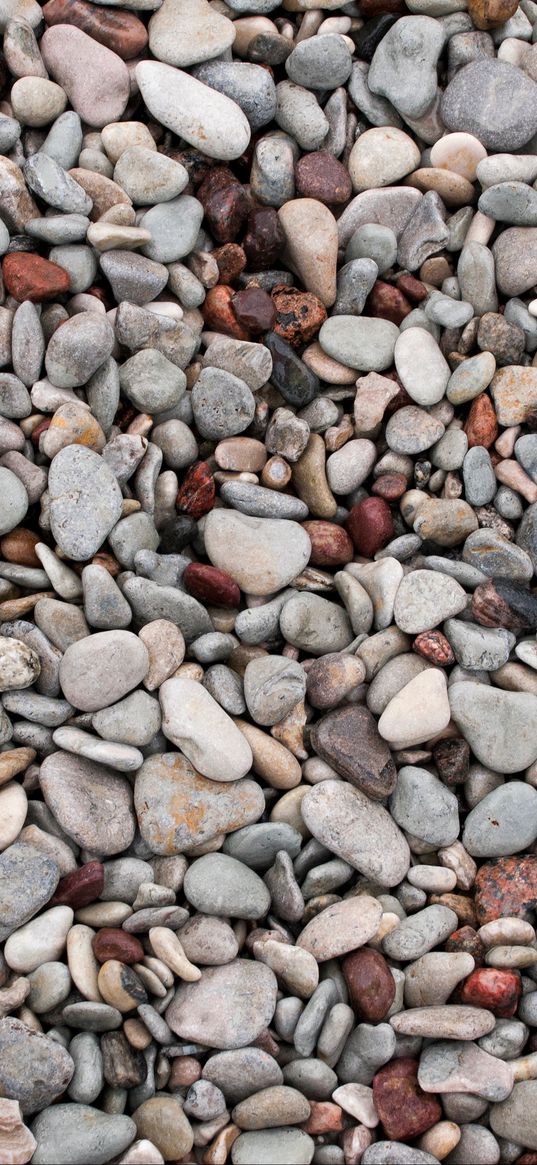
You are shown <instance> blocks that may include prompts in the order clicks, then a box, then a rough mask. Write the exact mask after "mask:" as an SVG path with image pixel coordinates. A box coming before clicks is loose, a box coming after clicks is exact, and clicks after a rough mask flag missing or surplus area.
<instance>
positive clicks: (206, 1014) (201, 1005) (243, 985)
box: [165, 959, 277, 1048]
mask: <svg viewBox="0 0 537 1165" xmlns="http://www.w3.org/2000/svg"><path fill="white" fill-rule="evenodd" d="M276 994H277V981H276V976H275V975H274V974H273V972H272V971H271V970H270V968H269V967H266V966H265V965H264V964H263V963H257V962H248V961H246V960H245V959H235V960H234V961H233V962H232V963H228V964H227V965H226V966H225V967H209V968H207V969H206V970H204V971H203V973H202V976H201V979H200V980H199V981H198V982H197V983H182V984H181V986H180V987H179V989H178V991H177V993H176V995H175V998H174V999H173V1000H172V1002H171V1003H170V1006H169V1007H168V1009H167V1011H166V1016H165V1018H166V1022H167V1023H168V1024H169V1026H170V1027H171V1029H172V1031H174V1032H175V1033H176V1034H177V1035H178V1036H179V1037H180V1038H181V1039H183V1040H194V1041H195V1042H196V1043H202V1044H205V1045H207V1046H208V1047H212V1048H243V1047H245V1046H246V1045H247V1044H250V1043H252V1042H253V1041H254V1040H256V1039H257V1038H258V1037H259V1036H260V1035H261V1032H262V1031H264V1029H265V1028H266V1027H268V1025H269V1024H270V1022H271V1020H272V1016H273V1014H274V1009H275V1007H276Z"/></svg>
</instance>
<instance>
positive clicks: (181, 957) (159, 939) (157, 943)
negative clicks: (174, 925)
mask: <svg viewBox="0 0 537 1165" xmlns="http://www.w3.org/2000/svg"><path fill="white" fill-rule="evenodd" d="M149 941H150V943H151V946H152V947H153V950H154V952H155V954H156V955H157V957H158V958H159V959H162V961H163V963H165V965H166V966H167V967H170V968H171V970H172V971H175V973H176V975H179V978H180V979H184V980H185V982H187V983H196V982H197V981H198V979H201V971H200V969H199V967H195V966H194V964H193V963H191V962H190V959H187V957H186V955H185V952H184V950H183V947H182V946H181V943H180V942H179V939H178V938H177V935H176V934H174V932H173V930H169V929H168V928H167V927H165V926H153V927H152V928H151V930H150V931H149Z"/></svg>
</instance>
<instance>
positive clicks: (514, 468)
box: [494, 458, 537, 505]
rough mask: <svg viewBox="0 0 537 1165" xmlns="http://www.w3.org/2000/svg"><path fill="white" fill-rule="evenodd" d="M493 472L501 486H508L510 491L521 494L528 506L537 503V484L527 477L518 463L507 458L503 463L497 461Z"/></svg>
mask: <svg viewBox="0 0 537 1165" xmlns="http://www.w3.org/2000/svg"><path fill="white" fill-rule="evenodd" d="M494 472H495V474H496V477H497V478H498V481H501V483H502V485H509V486H510V487H511V489H514V490H516V491H517V493H521V494H522V497H523V498H525V499H526V501H527V502H529V503H530V505H532V504H533V503H534V502H537V484H536V483H535V482H534V481H532V480H531V477H528V475H527V473H525V472H524V470H523V468H522V466H521V465H519V464H518V461H511V460H509V459H507V458H506V459H505V460H504V461H499V462H498V465H496V467H495V470H494Z"/></svg>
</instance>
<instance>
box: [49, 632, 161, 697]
mask: <svg viewBox="0 0 537 1165" xmlns="http://www.w3.org/2000/svg"><path fill="white" fill-rule="evenodd" d="M148 668H149V655H148V653H147V648H146V647H145V645H144V644H143V643H142V640H141V639H139V638H138V636H137V635H133V633H132V631H99V632H97V634H95V635H91V636H89V635H88V636H86V638H85V639H78V640H77V641H76V642H75V643H72V644H71V645H70V647H68V648H67V651H66V652H65V654H64V656H63V659H62V661H61V664H60V683H61V686H62V689H63V692H64V695H65V697H66V699H67V700H69V702H70V703H71V704H74V706H75V708H80V709H81V710H82V711H83V712H97V711H98V710H99V709H100V708H108V707H109V705H110V704H115V703H116V701H117V700H120V699H121V698H122V696H125V695H126V694H127V692H130V691H131V690H132V688H136V687H137V686H138V684H140V683H141V682H142V680H143V679H144V678H145V676H146V674H147V671H148Z"/></svg>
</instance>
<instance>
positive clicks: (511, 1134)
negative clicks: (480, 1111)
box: [490, 1080, 537, 1160]
mask: <svg viewBox="0 0 537 1165" xmlns="http://www.w3.org/2000/svg"><path fill="white" fill-rule="evenodd" d="M490 1126H491V1129H492V1131H493V1132H494V1133H496V1135H497V1136H498V1137H503V1138H505V1140H507V1141H515V1142H516V1143H517V1144H518V1145H523V1146H524V1148H525V1149H534V1150H536V1149H537V1080H521V1081H519V1082H518V1083H517V1084H515V1086H514V1088H513V1091H512V1093H511V1095H510V1096H508V1097H507V1099H506V1100H502V1101H500V1103H498V1104H494V1105H493V1106H492V1108H491V1110H490ZM528 1158H529V1154H528ZM522 1160H524V1157H523V1158H522Z"/></svg>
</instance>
